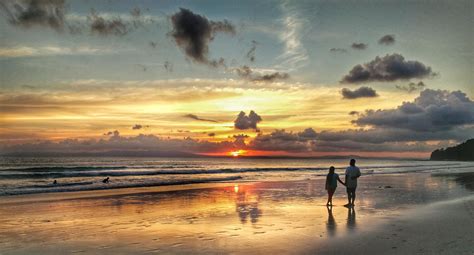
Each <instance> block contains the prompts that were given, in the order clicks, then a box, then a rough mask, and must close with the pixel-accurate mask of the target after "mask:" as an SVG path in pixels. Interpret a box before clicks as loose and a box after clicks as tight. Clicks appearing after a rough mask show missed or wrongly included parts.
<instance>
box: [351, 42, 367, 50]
mask: <svg viewBox="0 0 474 255" xmlns="http://www.w3.org/2000/svg"><path fill="white" fill-rule="evenodd" d="M351 48H353V49H354V50H365V49H367V44H365V43H352V45H351Z"/></svg>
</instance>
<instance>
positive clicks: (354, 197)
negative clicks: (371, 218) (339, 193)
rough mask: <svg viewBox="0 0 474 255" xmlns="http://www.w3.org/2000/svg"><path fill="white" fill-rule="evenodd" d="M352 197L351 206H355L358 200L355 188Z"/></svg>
mask: <svg viewBox="0 0 474 255" xmlns="http://www.w3.org/2000/svg"><path fill="white" fill-rule="evenodd" d="M351 197H352V202H351V204H352V205H354V202H355V199H356V189H355V188H354V189H352V196H351Z"/></svg>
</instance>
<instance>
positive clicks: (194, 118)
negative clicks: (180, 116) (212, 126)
mask: <svg viewBox="0 0 474 255" xmlns="http://www.w3.org/2000/svg"><path fill="white" fill-rule="evenodd" d="M184 117H185V118H190V119H193V120H200V121H207V122H214V123H217V121H215V120H210V119H204V118H200V117H198V116H197V115H195V114H191V113H190V114H186V115H184Z"/></svg>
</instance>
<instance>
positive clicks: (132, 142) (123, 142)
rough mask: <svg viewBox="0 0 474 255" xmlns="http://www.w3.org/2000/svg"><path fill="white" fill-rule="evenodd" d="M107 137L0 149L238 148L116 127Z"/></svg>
mask: <svg viewBox="0 0 474 255" xmlns="http://www.w3.org/2000/svg"><path fill="white" fill-rule="evenodd" d="M109 133H110V134H108V135H109V136H110V137H109V138H108V139H99V140H96V139H88V140H77V139H66V140H63V141H59V142H51V141H40V142H37V143H28V144H20V145H11V146H3V145H2V150H1V151H2V153H17V154H20V155H21V154H28V153H30V154H31V153H35V154H36V155H37V154H38V153H40V152H41V153H77V154H80V153H88V154H90V153H95V152H120V153H123V152H135V155H140V154H144V155H147V154H146V153H147V152H189V153H206V152H228V151H231V150H235V149H238V148H239V147H238V145H240V144H238V143H234V142H232V141H224V142H209V141H203V140H196V139H192V138H189V137H186V138H184V139H169V138H162V137H159V136H156V135H144V134H140V135H137V136H131V137H124V136H121V135H120V134H119V133H118V131H114V132H109Z"/></svg>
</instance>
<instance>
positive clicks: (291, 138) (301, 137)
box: [248, 128, 317, 152]
mask: <svg viewBox="0 0 474 255" xmlns="http://www.w3.org/2000/svg"><path fill="white" fill-rule="evenodd" d="M316 136H317V134H316V132H315V131H314V130H313V129H311V128H308V129H306V130H304V131H303V132H300V133H293V132H286V131H285V130H284V129H281V130H275V131H273V132H272V133H270V134H259V135H257V136H256V137H255V139H254V140H252V141H250V143H249V145H248V147H249V148H251V149H253V150H263V151H288V152H308V151H314V150H315V148H314V142H315V139H316Z"/></svg>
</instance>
